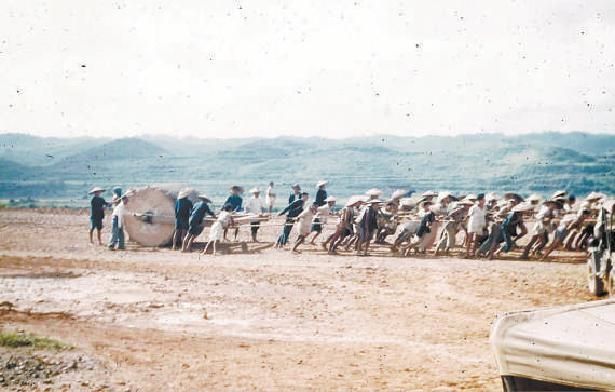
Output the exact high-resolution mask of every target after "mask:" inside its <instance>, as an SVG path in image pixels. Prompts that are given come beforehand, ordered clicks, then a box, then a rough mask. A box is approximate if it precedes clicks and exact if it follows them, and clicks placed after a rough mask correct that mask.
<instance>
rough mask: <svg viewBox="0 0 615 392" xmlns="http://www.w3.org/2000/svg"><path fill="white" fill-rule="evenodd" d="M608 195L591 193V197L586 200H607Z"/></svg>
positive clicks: (588, 196)
mask: <svg viewBox="0 0 615 392" xmlns="http://www.w3.org/2000/svg"><path fill="white" fill-rule="evenodd" d="M605 197H606V195H605V194H604V193H599V192H590V194H589V195H587V197H586V198H585V200H587V201H596V200H600V199H603V198H605Z"/></svg>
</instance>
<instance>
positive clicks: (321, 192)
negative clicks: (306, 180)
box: [314, 180, 327, 207]
mask: <svg viewBox="0 0 615 392" xmlns="http://www.w3.org/2000/svg"><path fill="white" fill-rule="evenodd" d="M326 186H327V181H325V180H320V181H318V183H317V184H316V189H318V190H317V191H316V199H315V200H314V204H316V207H320V206H324V205H325V204H326V203H327V202H326V201H325V199H326V198H327V190H326V189H325V187H326Z"/></svg>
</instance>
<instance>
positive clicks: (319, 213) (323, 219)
mask: <svg viewBox="0 0 615 392" xmlns="http://www.w3.org/2000/svg"><path fill="white" fill-rule="evenodd" d="M330 215H331V207H329V204H325V205H322V206H320V207H318V208H316V215H315V216H314V218H318V220H319V221H320V223H323V224H324V223H327V217H328V216H330Z"/></svg>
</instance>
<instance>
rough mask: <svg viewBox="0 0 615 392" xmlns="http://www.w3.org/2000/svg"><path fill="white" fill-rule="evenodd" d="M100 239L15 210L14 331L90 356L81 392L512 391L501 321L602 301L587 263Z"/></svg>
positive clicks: (66, 218) (4, 267) (4, 277)
mask: <svg viewBox="0 0 615 392" xmlns="http://www.w3.org/2000/svg"><path fill="white" fill-rule="evenodd" d="M108 226H109V225H108V222H107V227H108ZM87 230H88V217H87V215H86V214H84V213H83V212H79V213H75V212H71V211H69V210H60V211H56V210H42V211H32V210H10V209H5V210H0V302H2V301H6V302H7V303H10V304H11V305H12V306H13V307H11V306H4V307H1V309H0V324H1V326H2V328H4V329H22V330H25V331H27V332H28V333H34V334H37V335H41V336H47V337H52V338H54V339H58V340H60V341H63V342H67V343H69V344H71V345H73V346H75V349H74V351H72V352H71V353H68V354H62V355H69V354H70V355H81V356H82V357H83V358H88V361H90V362H91V363H92V365H91V366H88V367H85V368H83V369H82V368H81V367H79V366H78V367H77V368H76V369H71V371H70V372H69V373H70V377H71V380H72V381H71V382H72V384H71V385H72V389H71V390H79V389H82V390H95V389H98V390H105V389H108V390H121V391H124V390H134V391H137V390H140V391H167V390H186V391H189V390H204V389H208V390H220V389H225V388H226V389H231V390H237V389H243V390H245V389H258V390H287V389H299V390H304V389H318V390H322V389H325V390H330V389H368V390H373V389H396V390H413V389H417V390H434V389H442V390H461V389H466V390H468V389H469V390H501V383H500V380H499V375H498V372H497V369H496V366H495V361H494V358H493V355H492V351H491V348H490V345H489V330H490V327H491V324H492V323H493V321H494V320H495V318H496V317H497V315H498V314H502V313H504V312H508V311H514V310H521V309H528V308H534V307H542V306H552V305H561V304H573V303H578V302H582V301H586V300H590V299H592V298H591V297H590V296H589V295H588V294H587V289H586V285H585V268H584V264H583V255H578V254H577V255H574V254H560V255H556V258H555V260H554V261H552V262H539V261H520V260H514V259H508V260H493V261H486V260H466V259H462V258H459V257H458V256H452V257H438V258H434V257H428V256H427V257H416V258H402V257H395V256H393V255H392V254H391V253H390V252H389V251H388V249H387V248H385V247H380V248H376V249H374V251H373V252H372V256H370V257H355V256H351V255H340V256H328V255H326V254H325V253H324V252H323V251H322V250H320V249H319V248H318V247H311V246H304V247H303V248H302V249H303V250H304V252H303V253H302V254H300V255H295V254H291V253H290V252H288V251H284V250H274V249H272V248H271V247H270V245H269V244H258V245H249V246H248V251H247V252H246V251H245V249H246V247H245V245H244V247H243V251H242V250H241V249H242V248H241V247H233V251H232V252H231V254H227V255H222V256H216V257H214V256H211V255H207V256H204V257H200V256H199V255H198V254H197V253H192V254H181V253H178V252H172V251H171V250H169V249H157V248H156V249H152V248H141V247H138V246H136V245H134V244H131V245H130V246H129V249H128V250H127V251H125V252H110V251H108V250H107V249H106V248H105V247H104V246H94V245H90V244H89V241H88V238H87V237H88V234H87ZM276 231H277V228H276V227H268V226H267V225H265V227H264V228H263V229H262V232H261V233H260V234H259V235H260V237H261V238H262V239H263V240H268V241H271V240H273V239H274V238H275V236H276ZM105 234H108V229H107V228H105ZM204 235H206V233H205V234H204ZM240 237H241V239H243V240H245V239H247V238H248V237H249V233H248V230H247V229H242V232H241V233H240ZM105 239H106V235H105ZM517 255H518V254H517ZM513 256H515V255H513ZM10 350H14V349H8V348H0V359H2V360H3V361H4V362H6V359H7V358H8V357H7V355H8V356H10V355H13V354H12V352H10ZM18 354H19V355H23V353H22V352H20V353H18ZM28 355H38V354H28ZM58 355H59V354H58ZM26 359H27V358H26ZM61 361H64V362H66V361H69V359H66V358H64V359H61ZM90 362H88V363H90ZM70 363H72V362H70ZM90 368H91V369H90ZM0 371H1V372H2V375H5V373H6V370H2V369H0ZM63 377H64V376H63ZM53 382H54V384H52V385H53V386H55V387H54V388H51V390H56V389H62V388H66V389H68V388H70V386H67V385H69V384H70V383H67V382H64V381H62V380H60V379H59V378H58V381H53ZM56 387H57V388H56ZM45 388H50V387H49V384H44V383H31V384H28V389H27V390H32V389H34V390H36V389H39V390H45Z"/></svg>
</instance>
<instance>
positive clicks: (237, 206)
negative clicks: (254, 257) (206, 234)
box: [223, 185, 243, 241]
mask: <svg viewBox="0 0 615 392" xmlns="http://www.w3.org/2000/svg"><path fill="white" fill-rule="evenodd" d="M242 193H243V187H240V186H238V185H233V186H232V187H231V194H230V195H229V197H228V198H227V199H226V201H225V202H224V204H223V205H227V204H229V205H231V207H233V209H232V212H241V207H242V205H243V199H242V198H241V194H242ZM227 233H228V228H226V229H224V236H223V237H224V239H225V240H227V237H226V235H227ZM238 234H239V226H237V227H236V228H235V233H234V235H233V241H237V235H238Z"/></svg>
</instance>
